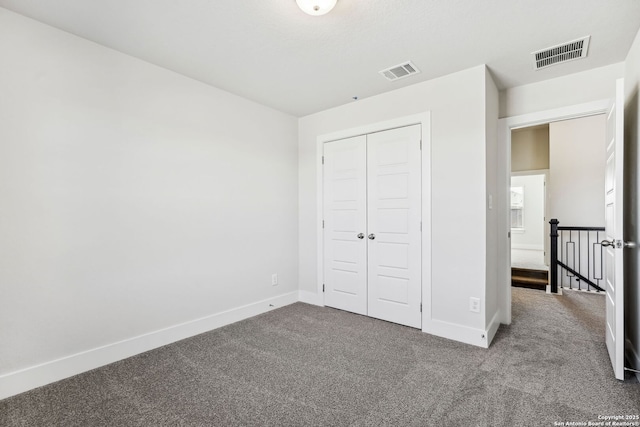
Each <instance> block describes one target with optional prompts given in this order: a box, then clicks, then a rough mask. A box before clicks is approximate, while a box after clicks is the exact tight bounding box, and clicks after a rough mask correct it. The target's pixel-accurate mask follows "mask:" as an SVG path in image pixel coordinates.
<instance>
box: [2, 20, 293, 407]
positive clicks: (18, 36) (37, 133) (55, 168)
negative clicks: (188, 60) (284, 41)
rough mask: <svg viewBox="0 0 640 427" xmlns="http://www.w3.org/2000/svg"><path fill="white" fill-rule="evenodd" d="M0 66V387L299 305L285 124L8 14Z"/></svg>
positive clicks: (289, 129) (288, 124)
mask: <svg viewBox="0 0 640 427" xmlns="http://www.w3.org/2000/svg"><path fill="white" fill-rule="evenodd" d="M0 57H2V66H0V117H2V125H1V126H0V200H1V203H2V204H1V207H0V236H1V237H0V263H2V264H1V266H0V295H1V297H0V343H2V344H1V345H0V376H1V377H0V383H4V385H5V386H6V385H7V384H8V381H9V380H10V379H11V378H12V377H11V374H12V373H14V372H16V371H19V370H24V369H26V370H29V368H31V367H33V366H35V365H38V364H43V363H47V362H51V361H53V360H55V359H59V358H65V357H67V356H70V355H74V354H76V353H80V352H85V351H91V350H92V349H95V348H98V347H101V346H108V345H109V344H112V343H116V342H121V341H122V340H128V339H131V338H133V337H136V336H139V335H144V334H147V333H150V332H153V331H157V330H160V329H162V328H170V327H172V326H175V325H178V324H181V323H182V322H188V321H191V320H194V319H198V318H202V317H205V316H209V315H212V314H215V313H221V312H224V311H226V310H230V309H234V308H237V307H240V306H244V305H246V304H251V303H255V302H258V301H262V300H265V299H269V298H272V297H276V296H279V295H283V294H289V293H292V294H293V295H295V297H296V298H297V280H298V272H297V120H296V118H294V117H291V116H288V115H285V114H283V113H280V112H277V111H275V110H272V109H269V108H266V107H264V106H261V105H258V104H255V103H252V102H249V101H246V100H244V99H242V98H239V97H237V96H234V95H231V94H228V93H226V92H223V91H220V90H217V89H214V88H212V87H210V86H207V85H204V84H201V83H199V82H196V81H194V80H191V79H188V78H185V77H182V76H180V75H177V74H175V73H173V72H169V71H166V70H164V69H161V68H158V67H155V66H153V65H150V64H148V63H145V62H142V61H139V60H136V59H133V58H131V57H128V56H126V55H123V54H120V53H118V52H115V51H113V50H110V49H107V48H104V47H101V46H99V45H97V44H94V43H91V42H88V41H86V40H84V39H80V38H78V37H75V36H73V35H70V34H68V33H65V32H62V31H59V30H56V29H53V28H51V27H48V26H45V25H42V24H40V23H37V22H35V21H32V20H29V19H27V18H24V17H22V16H19V15H16V14H14V13H11V12H9V11H6V10H4V9H0ZM276 272H277V273H278V274H279V279H280V284H279V285H278V286H271V274H272V273H276ZM264 306H265V307H267V306H268V304H264ZM179 338H180V336H176V337H175V339H179ZM156 344H157V343H156ZM149 346H153V345H151V344H144V345H141V346H140V348H139V351H144V350H146V349H148V347H149ZM108 361H109V360H107V362H108ZM111 361H112V360H111ZM105 363H106V362H105ZM72 373H73V372H72ZM54 377H55V375H53V377H52V378H53V379H56V378H54ZM36 383H37V381H36ZM0 388H1V387H0ZM5 392H6V390H5ZM5 394H6V393H5ZM1 395H2V390H0V398H1V397H2V396H1Z"/></svg>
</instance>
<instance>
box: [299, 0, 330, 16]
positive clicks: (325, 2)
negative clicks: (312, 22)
mask: <svg viewBox="0 0 640 427" xmlns="http://www.w3.org/2000/svg"><path fill="white" fill-rule="evenodd" d="M337 2H338V0H296V3H298V7H299V8H300V9H302V11H303V12H304V13H308V14H309V15H313V16H320V15H324V14H325V13H329V12H331V9H333V8H334V7H335V5H336V3H337Z"/></svg>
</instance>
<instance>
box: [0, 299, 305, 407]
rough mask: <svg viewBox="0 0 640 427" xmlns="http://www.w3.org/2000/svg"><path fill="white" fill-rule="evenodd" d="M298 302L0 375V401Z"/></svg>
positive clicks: (272, 302)
mask: <svg viewBox="0 0 640 427" xmlns="http://www.w3.org/2000/svg"><path fill="white" fill-rule="evenodd" d="M297 301H298V291H295V292H290V293H287V294H283V295H279V296H276V297H273V298H268V299H265V300H262V301H258V302H255V303H252V304H247V305H243V306H241V307H237V308H233V309H231V310H227V311H223V312H220V313H216V314H212V315H209V316H205V317H201V318H199V319H194V320H190V321H188V322H184V323H179V324H177V325H173V326H170V327H168V328H164V329H160V330H157V331H153V332H149V333H147V334H143V335H139V336H136V337H132V338H128V339H125V340H122V341H118V342H115V343H112V344H108V345H105V346H101V347H97V348H93V349H90V350H86V351H83V352H80V353H76V354H72V355H69V356H66V357H62V358H60V359H56V360H52V361H49V362H45V363H42V364H39V365H35V366H30V367H28V368H25V369H21V370H18V371H15V372H9V373H8V374H4V375H0V400H2V399H5V398H7V397H10V396H14V395H16V394H20V393H23V392H25V391H28V390H31V389H34V388H37V387H41V386H44V385H47V384H50V383H53V382H56V381H60V380H62V379H65V378H69V377H72V376H74V375H78V374H81V373H83V372H86V371H90V370H92V369H96V368H99V367H101V366H105V365H108V364H110V363H113V362H117V361H118V360H122V359H126V358H127V357H131V356H135V355H136V354H140V353H144V352H146V351H149V350H153V349H155V348H158V347H162V346H164V345H167V344H171V343H174V342H176V341H180V340H183V339H185V338H189V337H192V336H195V335H198V334H202V333H204V332H208V331H211V330H213V329H217V328H220V327H222V326H226V325H229V324H231V323H234V322H238V321H240V320H244V319H248V318H250V317H253V316H257V315H258V314H262V313H266V312H268V311H271V310H274V309H276V308H280V307H284V306H286V305H289V304H293V303H295V302H297Z"/></svg>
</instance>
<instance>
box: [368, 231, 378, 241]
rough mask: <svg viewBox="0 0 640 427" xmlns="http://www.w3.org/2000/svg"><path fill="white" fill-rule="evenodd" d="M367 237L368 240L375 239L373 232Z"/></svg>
mask: <svg viewBox="0 0 640 427" xmlns="http://www.w3.org/2000/svg"><path fill="white" fill-rule="evenodd" d="M367 237H368V238H369V240H373V239H375V238H376V235H375V234H373V233H371V234H369V235H368V236H367Z"/></svg>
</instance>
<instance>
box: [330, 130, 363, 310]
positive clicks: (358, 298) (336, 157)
mask: <svg viewBox="0 0 640 427" xmlns="http://www.w3.org/2000/svg"><path fill="white" fill-rule="evenodd" d="M323 181H324V182H323V185H324V200H323V203H324V205H323V206H324V214H323V215H324V221H325V223H324V267H323V268H324V283H325V287H326V288H325V294H324V303H325V304H326V305H327V306H329V307H334V308H339V309H341V310H346V311H351V312H353V313H358V314H365V315H366V314H367V239H365V233H366V232H367V230H366V227H367V137H366V136H356V137H353V138H348V139H342V140H340V141H334V142H329V143H326V144H325V145H324V179H323Z"/></svg>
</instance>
